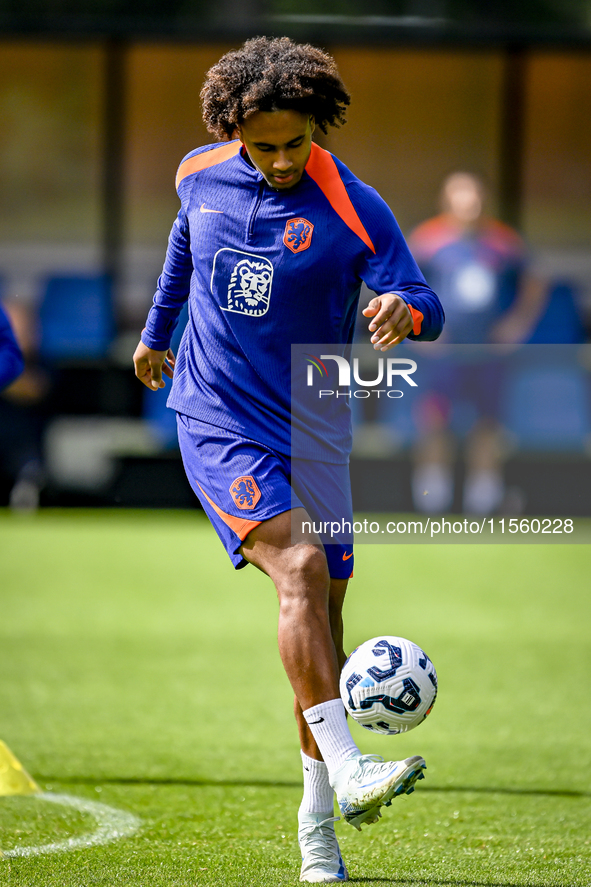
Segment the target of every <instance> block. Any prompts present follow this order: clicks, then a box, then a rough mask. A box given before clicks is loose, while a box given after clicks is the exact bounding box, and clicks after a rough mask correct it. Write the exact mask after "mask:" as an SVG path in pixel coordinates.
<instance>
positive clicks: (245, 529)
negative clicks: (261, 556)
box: [197, 481, 262, 542]
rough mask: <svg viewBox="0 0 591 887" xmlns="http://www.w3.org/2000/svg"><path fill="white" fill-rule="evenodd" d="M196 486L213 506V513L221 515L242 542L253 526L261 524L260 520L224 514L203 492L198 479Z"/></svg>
mask: <svg viewBox="0 0 591 887" xmlns="http://www.w3.org/2000/svg"><path fill="white" fill-rule="evenodd" d="M197 486H198V487H199V489H200V490H201V492H202V493H203V495H204V496H205V498H206V499H207V501H208V502H209V504H210V505H211V507H212V508H213V510H214V511H215V513H216V514H218V515H219V516H220V517H221V519H222V520H223V522H224V523H225V524H227V525H228V526H229V527H230V529H231V530H234V532H235V533H236V535H237V536H238V538H239V539H242V541H243V542H244V540H245V539H246V537H247V536H248V534H249V533H250V531H251V530H254V528H255V527H258V525H259V524H262V521H260V520H247V519H246V518H244V517H234V515H233V514H226V512H225V511H222V509H221V508H219V507H218V506H217V505H216V504H215V502H213V501H212V500H211V499H210V498H209V496H208V495H207V493H206V492H205V490H204V489H203V487H202V486H201V484H200V483H199V481H197Z"/></svg>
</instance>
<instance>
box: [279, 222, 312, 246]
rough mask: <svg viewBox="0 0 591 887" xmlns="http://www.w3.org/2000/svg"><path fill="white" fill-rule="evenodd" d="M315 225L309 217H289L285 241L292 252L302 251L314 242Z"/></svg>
mask: <svg viewBox="0 0 591 887" xmlns="http://www.w3.org/2000/svg"><path fill="white" fill-rule="evenodd" d="M313 231H314V225H313V224H312V222H309V221H308V220H307V219H289V220H288V222H287V224H286V225H285V232H284V234H283V242H284V244H285V245H286V247H287V248H288V249H290V250H291V251H292V253H301V252H303V251H304V250H305V249H308V247H309V246H310V244H311V243H312V233H313Z"/></svg>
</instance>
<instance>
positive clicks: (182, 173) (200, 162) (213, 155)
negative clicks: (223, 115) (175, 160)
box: [176, 141, 242, 188]
mask: <svg viewBox="0 0 591 887" xmlns="http://www.w3.org/2000/svg"><path fill="white" fill-rule="evenodd" d="M241 145H242V143H241V142H239V141H236V142H230V144H229V145H220V146H219V148H212V149H211V151H204V152H203V153H202V154H196V155H195V156H194V157H189V159H188V160H185V162H184V163H181V165H180V166H179V171H178V172H177V174H176V187H177V188H178V186H179V185H180V183H181V182H182V181H183V179H184V178H186V177H187V176H190V175H192V173H194V172H199V170H201V169H207V168H208V167H209V166H217V164H218V163H223V162H224V161H225V160H230V158H231V157H235V156H236V154H238V152H239V151H240V148H241Z"/></svg>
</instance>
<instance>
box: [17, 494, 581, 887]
mask: <svg viewBox="0 0 591 887" xmlns="http://www.w3.org/2000/svg"><path fill="white" fill-rule="evenodd" d="M590 566H591V558H590V553H589V547H588V546H586V545H572V546H567V545H564V546H562V545H548V546H540V545H536V546H527V545H523V546H522V545H507V546H503V545H490V546H478V545H467V546H458V545H453V546H452V545H449V546H446V545H436V546H430V545H412V546H396V545H378V546H370V545H364V546H358V548H357V550H356V565H355V578H354V580H353V581H352V583H351V585H350V590H349V598H348V601H347V604H346V641H347V645H348V647H349V648H351V647H352V646H354V645H356V644H357V643H359V642H361V641H363V640H366V639H367V638H369V637H373V636H375V635H377V634H380V633H388V634H399V635H402V636H406V637H409V638H411V639H412V640H414V641H416V642H417V643H418V644H420V645H421V646H423V647H424V648H425V649H426V650H427V652H428V653H429V655H430V656H431V658H432V659H433V661H434V663H435V665H436V668H437V671H438V675H439V683H440V692H439V698H438V700H437V703H436V705H435V707H434V709H433V713H432V714H431V716H430V717H429V719H428V720H427V721H426V722H425V723H424V724H423V725H421V726H420V727H419V728H418V729H417V730H415V731H413V732H411V733H409V734H407V735H404V736H401V737H376V738H374V737H372V736H371V735H370V734H369V733H367V732H366V731H363V730H362V729H360V728H358V727H357V726H355V725H354V726H353V732H354V736H355V739H356V740H357V742H358V743H359V745H360V747H361V748H362V750H363V751H366V752H375V753H379V754H383V755H386V756H387V757H393V758H402V757H406V756H407V755H410V754H416V753H419V754H423V755H424V756H425V758H426V760H427V764H428V770H427V778H426V779H425V780H424V781H423V782H421V783H420V785H419V787H418V788H417V791H416V792H415V793H414V794H413V795H412V796H411V797H403V798H401V799H399V800H396V801H395V802H394V804H393V805H392V807H390V808H389V809H387V810H386V811H385V814H384V818H383V819H382V820H381V822H380V823H378V824H377V825H374V826H371V827H369V828H366V829H364V830H363V832H362V833H361V834H359V833H357V832H356V831H355V830H354V829H352V828H351V827H349V826H347V825H345V824H342V823H339V824H337V832H338V836H339V840H340V842H341V847H342V850H343V855H344V857H345V860H346V862H347V864H348V867H349V870H350V873H351V878H352V880H353V882H354V883H357V884H368V885H369V884H371V885H380V887H383V885H389V884H391V885H397V887H403V885H413V887H414V885H429V887H432V885H445V887H455V885H461V887H464V885H478V887H484V885H486V887H521V885H530V887H550V885H553V887H554V885H556V887H569V885H589V884H590V883H591V843H590V842H591V815H590V814H591V738H590V737H591V711H590V699H591V694H590V690H589V688H590V685H591V652H590V650H591V645H590V643H589V640H590V634H591V612H590V610H591V606H590V602H589V600H590V594H589V587H590V581H589V576H590V572H591V571H590ZM276 618H277V604H276V599H275V594H274V590H273V588H272V586H271V583H270V582H269V580H268V579H266V577H264V576H263V575H261V574H260V573H258V572H257V571H256V570H255V569H253V568H248V569H246V570H243V571H241V572H240V573H238V574H235V573H234V571H233V570H232V568H231V566H230V564H229V562H228V561H227V559H226V556H225V554H224V553H223V551H222V549H221V546H220V545H219V543H218V541H217V539H216V538H215V537H214V534H213V531H212V530H211V529H210V528H209V526H208V524H207V523H206V522H205V521H204V520H203V518H202V516H201V515H199V514H195V513H167V512H161V513H159V512H141V513H140V512H130V513H126V512H43V513H41V514H39V515H38V516H36V517H33V518H30V519H18V518H16V517H13V516H11V515H9V514H8V513H2V514H0V668H1V674H2V680H1V682H0V738H1V739H3V740H4V741H5V742H6V743H7V744H8V746H9V747H10V748H11V749H12V750H13V752H14V753H15V754H16V756H17V757H18V758H19V759H20V760H21V761H22V763H23V764H24V765H25V767H26V768H27V769H28V770H29V772H31V774H32V775H33V776H34V777H35V778H36V779H37V780H38V782H39V783H40V785H41V787H42V788H43V789H44V790H48V791H52V792H60V793H65V794H69V795H74V796H76V797H79V798H83V799H85V800H94V801H100V802H101V803H103V804H107V805H109V806H110V807H114V808H117V809H118V810H122V811H128V812H130V813H133V814H135V815H136V816H138V817H139V818H140V819H141V827H140V830H139V831H138V832H137V833H136V834H135V835H133V836H132V837H128V838H124V839H121V840H118V841H115V842H113V843H110V844H106V845H104V846H97V847H89V848H85V849H78V850H73V851H72V852H64V853H58V854H53V855H45V856H36V857H29V858H16V857H8V856H5V858H0V884H2V885H4V884H7V885H11V887H12V885H14V887H17V885H18V887H21V885H22V887H37V885H43V887H47V885H51V887H53V885H57V887H94V885H105V887H107V885H109V887H111V885H118V887H119V885H121V887H126V885H133V887H165V885H166V887H173V885H174V887H176V885H179V887H189V885H212V887H214V885H215V887H218V885H265V887H266V885H284V884H285V885H289V884H294V885H295V884H296V883H297V882H298V876H299V855H298V848H297V842H296V813H297V808H298V805H299V801H300V795H301V775H300V765H299V755H298V745H297V738H296V731H295V726H294V724H293V722H292V715H291V693H290V689H289V686H288V683H287V680H286V678H285V676H284V674H283V671H282V668H281V664H280V660H279V655H278V652H277V647H276ZM95 827H96V824H95V822H94V820H93V818H92V817H91V816H90V815H89V814H88V813H85V812H83V811H76V810H74V809H69V808H64V807H57V806H55V805H51V804H48V803H47V802H44V801H43V800H41V799H37V798H34V797H4V798H0V850H4V851H5V853H6V852H7V851H11V850H14V849H15V848H18V847H23V846H38V845H41V844H46V843H48V842H50V841H56V840H64V839H65V838H68V837H75V836H79V835H81V834H84V833H88V832H92V831H93V829H95Z"/></svg>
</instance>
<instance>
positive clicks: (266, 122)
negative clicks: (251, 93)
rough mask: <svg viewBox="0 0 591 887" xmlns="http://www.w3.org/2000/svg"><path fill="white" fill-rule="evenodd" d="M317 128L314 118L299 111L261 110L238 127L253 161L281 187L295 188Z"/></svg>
mask: <svg viewBox="0 0 591 887" xmlns="http://www.w3.org/2000/svg"><path fill="white" fill-rule="evenodd" d="M313 132H314V118H313V117H310V116H309V115H308V114H300V112H299V111H257V113H256V114H253V115H252V117H249V118H248V120H246V121H245V122H244V123H242V124H241V125H240V126H239V127H238V134H239V138H240V140H241V142H242V143H243V145H244V147H245V148H246V150H247V151H248V156H249V157H250V159H251V160H252V162H253V164H254V165H255V166H256V168H257V169H258V170H259V172H260V173H262V175H263V176H264V178H265V181H266V182H267V183H268V184H269V185H270V186H271V187H272V188H276V189H277V190H279V191H286V190H287V189H288V188H293V187H294V185H297V183H298V182H299V180H300V179H301V177H302V174H303V172H304V168H305V166H306V163H307V162H308V158H309V156H310V151H311V148H312V133H313Z"/></svg>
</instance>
